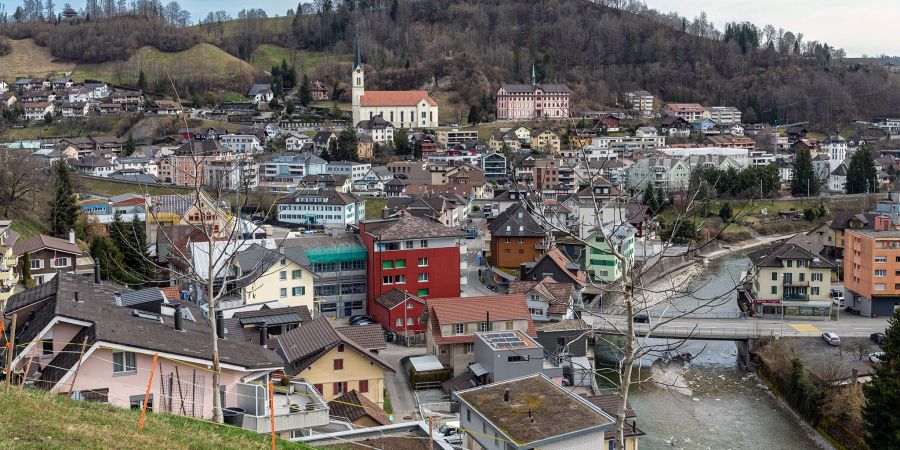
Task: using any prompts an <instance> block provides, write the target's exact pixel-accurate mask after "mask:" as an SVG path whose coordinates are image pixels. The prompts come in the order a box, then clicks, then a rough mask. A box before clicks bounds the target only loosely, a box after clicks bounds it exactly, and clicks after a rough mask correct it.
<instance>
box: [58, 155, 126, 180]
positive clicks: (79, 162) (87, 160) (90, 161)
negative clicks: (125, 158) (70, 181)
mask: <svg viewBox="0 0 900 450" xmlns="http://www.w3.org/2000/svg"><path fill="white" fill-rule="evenodd" d="M69 163H70V165H71V166H72V168H73V169H75V171H76V172H78V173H83V174H85V175H90V176H94V177H103V178H106V177H108V176H109V174H111V173H113V172H115V171H116V164H115V163H113V162H112V161H110V160H108V159H106V158H104V157H102V156H82V157H81V158H80V159H76V160H72V161H70V162H69Z"/></svg>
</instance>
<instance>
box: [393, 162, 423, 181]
mask: <svg viewBox="0 0 900 450" xmlns="http://www.w3.org/2000/svg"><path fill="white" fill-rule="evenodd" d="M387 168H388V170H389V171H390V172H391V173H392V174H394V178H399V179H401V180H404V181H406V182H407V183H408V184H431V172H429V171H428V170H427V169H426V168H425V163H424V162H422V161H391V162H389V163H387Z"/></svg>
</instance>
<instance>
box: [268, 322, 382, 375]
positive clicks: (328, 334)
mask: <svg viewBox="0 0 900 450" xmlns="http://www.w3.org/2000/svg"><path fill="white" fill-rule="evenodd" d="M275 339H276V349H277V350H278V353H279V354H280V355H281V356H282V357H283V358H284V360H285V361H286V362H287V363H288V364H289V365H290V366H291V368H290V370H289V372H290V373H291V374H296V373H299V372H300V371H302V370H303V369H305V368H307V367H309V366H310V365H311V364H313V363H314V362H316V361H318V360H319V358H321V357H322V356H325V354H326V353H328V352H329V351H330V350H331V349H333V348H335V347H337V346H338V345H340V344H347V345H349V346H351V347H353V348H355V349H356V350H357V351H358V352H360V353H361V354H363V355H366V356H368V357H369V358H371V359H372V360H373V361H374V362H377V363H379V364H381V365H382V366H383V367H385V368H386V369H388V370H390V371H392V372H393V369H392V368H391V366H390V364H388V363H387V362H385V361H384V360H382V359H381V358H379V357H378V356H377V355H375V354H373V353H371V352H369V351H368V349H366V348H364V347H362V346H360V345H359V344H357V343H356V342H354V341H353V340H352V339H350V338H348V337H346V336H344V335H343V334H341V333H340V332H338V331H337V330H335V328H334V325H332V324H331V320H330V319H328V318H327V317H319V318H318V319H315V320H313V321H311V322H309V323H306V324H303V325H301V326H300V327H299V328H295V329H293V330H291V331H288V332H287V333H283V334H281V335H280V336H278V337H277V338H275Z"/></svg>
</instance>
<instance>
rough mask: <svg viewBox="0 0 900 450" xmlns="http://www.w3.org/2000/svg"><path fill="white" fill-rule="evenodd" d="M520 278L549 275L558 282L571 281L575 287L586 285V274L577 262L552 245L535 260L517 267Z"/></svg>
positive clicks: (580, 287)
mask: <svg viewBox="0 0 900 450" xmlns="http://www.w3.org/2000/svg"><path fill="white" fill-rule="evenodd" d="M519 273H520V277H519V278H520V279H522V280H532V281H534V280H542V279H544V278H546V277H550V278H552V279H554V280H556V281H557V282H558V283H571V284H572V285H573V286H575V289H577V290H581V289H583V288H584V287H585V286H587V284H588V282H587V274H586V272H585V271H584V270H583V269H582V268H581V266H579V265H578V264H576V263H574V262H572V260H571V259H569V257H568V256H566V254H565V253H564V252H563V251H562V249H561V248H560V247H553V248H551V249H550V250H548V251H547V252H546V253H544V255H543V256H541V257H540V258H539V259H537V260H536V261H531V262H527V263H524V264H522V265H521V266H520V267H519Z"/></svg>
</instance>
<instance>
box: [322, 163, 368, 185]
mask: <svg viewBox="0 0 900 450" xmlns="http://www.w3.org/2000/svg"><path fill="white" fill-rule="evenodd" d="M371 168H372V165H371V164H369V163H361V162H356V161H331V162H329V163H328V165H327V166H326V168H325V173H329V174H333V175H343V176H345V177H347V178H349V179H350V182H351V183H353V182H355V181H360V180H362V179H363V177H364V176H366V173H368V172H369V169H371Z"/></svg>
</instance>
